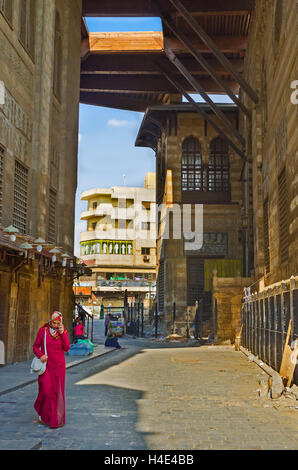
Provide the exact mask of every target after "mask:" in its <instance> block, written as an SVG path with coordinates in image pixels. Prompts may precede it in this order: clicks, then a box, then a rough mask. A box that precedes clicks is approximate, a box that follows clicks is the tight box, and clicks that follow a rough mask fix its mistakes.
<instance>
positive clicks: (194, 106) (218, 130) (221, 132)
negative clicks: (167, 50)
mask: <svg viewBox="0 0 298 470" xmlns="http://www.w3.org/2000/svg"><path fill="white" fill-rule="evenodd" d="M161 70H162V71H163V73H164V75H165V77H166V78H167V79H168V80H169V82H170V83H172V85H173V86H174V87H176V89H177V90H178V91H179V93H181V95H183V96H184V97H185V98H186V99H187V101H188V102H189V103H191V105H192V106H193V108H194V109H196V111H198V112H199V114H201V115H202V116H203V118H204V119H206V121H208V122H209V124H210V125H211V126H212V127H213V128H214V129H215V130H216V132H218V134H219V135H220V136H222V137H223V139H225V140H226V141H227V143H228V144H229V146H230V147H231V148H232V149H233V150H234V151H235V152H236V153H237V154H238V155H239V156H240V157H241V158H243V159H245V160H246V158H247V157H246V155H245V153H244V152H243V151H242V150H240V149H239V148H238V147H237V145H235V144H234V142H233V141H232V140H231V139H230V137H228V136H227V135H226V134H225V133H224V132H223V130H222V129H221V128H220V127H218V125H217V124H216V122H215V121H214V120H213V119H212V118H211V116H210V115H209V114H208V113H206V112H205V111H204V110H203V109H202V107H201V106H200V103H196V102H195V101H194V100H193V99H192V97H191V96H189V94H188V93H186V91H185V90H184V89H183V87H182V86H181V85H180V84H179V83H178V82H177V81H176V80H175V79H173V77H171V76H170V75H168V73H167V71H166V70H163V68H161Z"/></svg>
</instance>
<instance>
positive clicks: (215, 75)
mask: <svg viewBox="0 0 298 470" xmlns="http://www.w3.org/2000/svg"><path fill="white" fill-rule="evenodd" d="M163 21H164V22H165V23H166V24H167V26H168V27H169V28H170V29H171V30H172V32H173V33H174V34H175V35H176V36H177V37H178V38H179V40H180V41H181V42H182V43H183V44H184V46H185V47H186V48H187V49H188V50H189V52H190V53H191V54H192V56H193V57H194V58H195V59H196V60H197V62H198V63H199V64H200V65H201V66H202V67H203V68H204V69H205V70H206V71H207V72H208V73H209V74H210V75H211V77H212V78H213V80H214V81H215V82H216V83H217V85H218V86H219V87H220V88H221V89H222V90H224V91H225V92H226V93H227V95H228V96H229V97H230V98H231V100H232V101H234V103H235V104H237V106H238V107H239V108H240V109H241V111H243V112H244V114H246V116H248V117H249V118H251V112H250V111H249V110H248V108H247V107H246V106H245V105H244V104H243V103H242V102H241V100H239V98H238V97H237V96H235V94H234V93H233V92H232V90H231V89H230V88H229V87H228V86H227V85H226V83H225V82H224V81H223V80H222V79H221V77H219V75H218V73H217V72H216V71H215V70H214V68H213V67H212V66H211V65H210V63H209V61H208V60H206V59H205V58H204V57H203V56H202V54H200V52H199V51H198V50H196V49H195V48H194V46H193V44H192V43H191V42H189V40H188V39H187V38H186V37H185V36H184V35H183V34H182V33H180V32H179V31H178V30H177V28H176V27H175V25H174V24H173V22H172V21H170V20H168V19H167V18H165V17H163ZM165 44H168V41H166V42H165Z"/></svg>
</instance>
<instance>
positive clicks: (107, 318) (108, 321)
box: [105, 312, 111, 336]
mask: <svg viewBox="0 0 298 470" xmlns="http://www.w3.org/2000/svg"><path fill="white" fill-rule="evenodd" d="M110 320H111V314H110V312H109V313H108V314H107V316H106V318H105V336H107V334H108V331H109V327H110Z"/></svg>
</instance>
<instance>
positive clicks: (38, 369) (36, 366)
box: [31, 330, 47, 375]
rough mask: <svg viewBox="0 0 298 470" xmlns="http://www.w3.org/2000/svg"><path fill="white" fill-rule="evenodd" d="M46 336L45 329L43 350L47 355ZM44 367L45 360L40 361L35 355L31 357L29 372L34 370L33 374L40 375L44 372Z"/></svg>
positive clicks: (45, 365) (45, 364)
mask: <svg viewBox="0 0 298 470" xmlns="http://www.w3.org/2000/svg"><path fill="white" fill-rule="evenodd" d="M46 337H47V332H46V330H45V332H44V351H45V355H46V356H47V341H46ZM46 367H47V363H46V362H41V360H40V359H38V357H36V356H35V357H34V358H33V361H32V362H31V374H33V372H35V374H37V375H42V374H43V373H44V372H45V370H46Z"/></svg>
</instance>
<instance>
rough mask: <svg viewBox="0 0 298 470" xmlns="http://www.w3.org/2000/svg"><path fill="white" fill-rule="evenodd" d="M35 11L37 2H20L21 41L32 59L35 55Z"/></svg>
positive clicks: (25, 0)
mask: <svg viewBox="0 0 298 470" xmlns="http://www.w3.org/2000/svg"><path fill="white" fill-rule="evenodd" d="M35 9H36V1H35V0H21V1H20V26H19V39H20V41H21V43H22V44H23V46H24V47H25V49H27V51H28V52H29V53H30V55H31V56H32V57H34V53H35V23H36V21H35Z"/></svg>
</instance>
